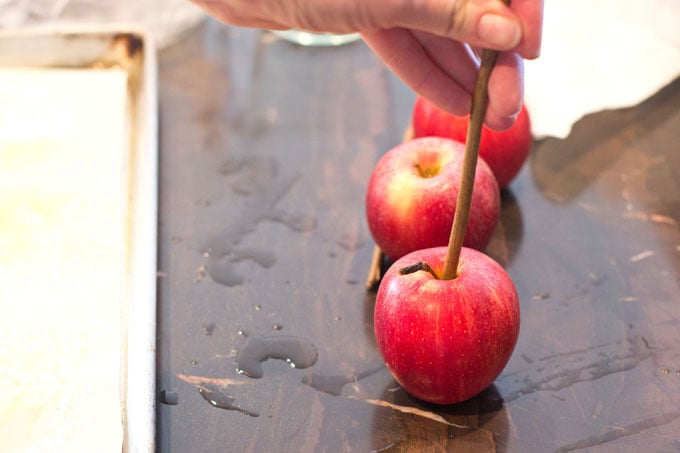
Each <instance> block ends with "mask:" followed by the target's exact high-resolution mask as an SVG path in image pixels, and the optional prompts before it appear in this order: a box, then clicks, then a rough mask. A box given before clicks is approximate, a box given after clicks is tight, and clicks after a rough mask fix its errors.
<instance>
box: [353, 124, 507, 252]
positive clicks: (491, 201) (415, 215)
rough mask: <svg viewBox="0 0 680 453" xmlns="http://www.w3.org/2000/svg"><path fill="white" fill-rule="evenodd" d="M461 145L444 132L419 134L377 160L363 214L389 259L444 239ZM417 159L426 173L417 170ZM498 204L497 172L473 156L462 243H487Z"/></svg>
mask: <svg viewBox="0 0 680 453" xmlns="http://www.w3.org/2000/svg"><path fill="white" fill-rule="evenodd" d="M464 148H465V147H464V145H463V144H462V143H459V142H456V141H453V140H450V139H446V138H441V137H425V138H419V139H415V140H409V141H406V142H403V143H401V144H399V145H397V146H395V147H394V148H392V149H390V150H389V151H388V152H387V153H385V155H383V156H382V158H381V159H380V160H379V161H378V163H377V164H376V166H375V168H374V169H373V173H372V174H371V178H370V179H369V182H368V187H367V191H366V219H367V221H368V227H369V230H370V231H371V235H372V236H373V239H374V240H375V242H376V244H377V245H378V246H379V247H380V249H381V250H382V251H383V253H384V254H385V255H386V256H387V257H388V258H390V260H392V261H394V260H396V259H398V258H400V257H401V256H403V255H405V254H407V253H409V252H412V251H414V250H419V249H424V248H429V247H436V246H440V245H446V244H448V241H449V235H450V232H451V225H452V223H453V215H454V212H455V209H456V200H457V198H458V192H459V191H460V182H461V172H462V167H463V159H464V154H465V149H464ZM417 165H420V169H421V170H424V169H429V170H430V173H431V174H429V175H428V176H422V175H421V171H420V170H419V169H418V167H417ZM500 204H501V201H500V191H499V189H498V184H497V183H496V178H495V177H494V175H493V173H492V172H491V170H490V169H489V167H488V166H487V165H486V163H484V161H483V160H482V159H478V160H477V169H476V173H475V181H474V190H473V195H472V205H471V207H470V218H469V221H468V226H467V231H466V233H465V238H464V245H465V246H467V247H472V248H476V249H479V250H483V249H484V248H485V247H486V246H487V245H488V243H489V240H490V239H491V236H492V235H493V233H494V230H495V229H496V225H497V224H498V219H499V217H500Z"/></svg>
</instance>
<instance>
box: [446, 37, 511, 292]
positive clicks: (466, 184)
mask: <svg viewBox="0 0 680 453" xmlns="http://www.w3.org/2000/svg"><path fill="white" fill-rule="evenodd" d="M497 56H498V52H497V51H495V50H489V49H484V51H483V52H482V61H481V64H480V67H479V74H478V75H477V83H476V84H475V90H474V92H473V93H472V108H471V110H470V121H469V124H468V130H467V136H466V138H465V156H464V160H463V172H462V176H461V183H460V191H459V192H458V199H457V201H456V211H455V213H454V216H453V225H452V226H451V235H450V236H449V244H448V249H447V251H446V261H445V263H444V271H443V272H442V276H441V278H442V279H443V280H452V279H454V278H456V277H458V261H459V260H460V252H461V249H462V248H463V239H464V238H465V230H466V228H467V224H468V218H469V217H470V205H471V204H472V189H473V187H474V181H475V171H476V169H477V157H478V155H479V141H480V138H481V136H482V125H483V124H484V116H485V115H486V106H487V104H488V101H489V99H488V83H489V76H490V75H491V70H492V69H493V67H494V65H495V64H496V57H497Z"/></svg>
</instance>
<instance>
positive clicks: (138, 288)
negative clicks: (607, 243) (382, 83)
mask: <svg viewBox="0 0 680 453" xmlns="http://www.w3.org/2000/svg"><path fill="white" fill-rule="evenodd" d="M3 68H4V69H12V70H13V69H14V68H16V69H18V70H20V71H28V72H26V74H35V73H36V72H37V73H40V72H41V71H53V70H56V71H59V70H62V71H68V70H74V71H80V72H81V73H82V72H85V74H87V73H88V72H89V71H91V72H92V74H93V75H94V74H95V73H101V72H102V71H109V70H111V71H116V72H121V71H122V72H123V73H124V75H125V76H126V80H127V89H126V90H125V91H126V96H127V100H126V105H127V109H126V124H125V129H126V131H127V134H126V139H125V146H124V147H123V149H124V152H125V153H126V154H125V156H123V159H122V161H123V162H124V168H123V169H120V168H111V171H112V172H116V171H119V172H120V171H122V173H121V175H120V176H121V181H124V183H123V184H121V186H120V197H121V200H123V202H122V203H121V205H122V206H124V207H125V210H124V212H123V213H122V216H123V218H122V219H121V220H122V222H121V224H122V225H123V232H122V233H123V234H122V237H123V241H122V244H121V246H122V247H123V250H122V256H123V259H124V271H123V273H124V278H123V279H122V283H121V288H120V293H121V300H120V302H121V310H120V314H121V323H122V326H123V328H122V330H121V336H120V342H121V344H120V351H121V360H120V363H121V365H120V392H121V396H120V417H121V419H122V428H123V432H122V439H121V442H122V445H121V446H120V449H122V450H123V451H135V452H137V451H153V450H154V443H155V442H154V432H155V420H154V419H155V335H156V286H155V283H156V224H157V178H158V177H157V175H158V171H157V169H158V168H157V157H158V156H157V153H158V139H157V130H158V113H157V106H158V99H157V96H158V94H157V92H158V90H157V64H156V55H155V47H154V43H153V40H152V39H151V37H150V36H149V35H148V34H146V33H145V32H143V31H140V30H138V29H135V28H134V27H126V26H123V25H115V26H111V25H107V26H105V27H100V26H96V25H94V26H93V25H91V26H82V25H81V26H77V27H61V28H60V29H49V28H41V29H22V30H4V31H3V30H0V69H3ZM85 95H86V94H85V93H83V96H85ZM19 107H21V104H19V105H17V108H19ZM4 108H5V109H7V106H4ZM65 108H68V106H65ZM66 113H68V112H67V111H65V114H66ZM7 118H9V117H7ZM0 140H2V137H0ZM0 144H1V143H0ZM1 271H2V269H0V272H1ZM40 284H44V282H41V281H40V280H37V281H36V285H40ZM0 302H3V301H0ZM4 303H8V302H7V301H4ZM46 303H49V301H46ZM1 308H2V303H0V309H1ZM6 340H7V339H3V341H6ZM16 341H17V342H18V343H19V344H20V343H21V341H22V339H16ZM10 407H11V406H10ZM102 447H105V448H106V449H107V451H108V448H109V447H113V450H114V451H115V450H118V449H119V448H118V447H117V446H102ZM102 451H104V449H102Z"/></svg>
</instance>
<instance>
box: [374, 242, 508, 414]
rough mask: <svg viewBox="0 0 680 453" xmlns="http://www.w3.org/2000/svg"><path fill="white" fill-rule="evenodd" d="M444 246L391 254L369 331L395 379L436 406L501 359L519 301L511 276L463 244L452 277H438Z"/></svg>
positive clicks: (469, 390) (489, 376)
mask: <svg viewBox="0 0 680 453" xmlns="http://www.w3.org/2000/svg"><path fill="white" fill-rule="evenodd" d="M445 258H446V247H436V248H431V249H426V250H418V251H415V252H413V253H410V254H408V255H406V256H404V257H402V258H401V259H399V260H397V261H396V262H395V263H394V264H393V265H392V266H391V267H390V268H389V269H388V271H387V272H386V274H385V276H384V277H383V279H382V282H381V283H380V287H379V288H378V293H377V295H376V301H375V316H374V329H375V338H376V342H377V344H378V349H379V350H380V353H381V354H382V356H383V359H384V360H385V363H386V365H387V368H388V369H389V370H390V372H391V373H392V375H393V376H394V378H395V379H396V380H397V382H399V384H401V386H402V387H404V389H405V390H406V391H407V392H409V393H410V394H411V395H413V396H415V397H417V398H420V399H422V400H425V401H428V402H431V403H436V404H453V403H457V402H460V401H464V400H466V399H469V398H471V397H473V396H475V395H477V394H478V393H480V392H481V391H482V390H484V389H485V388H487V387H488V386H489V385H491V383H492V382H493V381H494V380H495V379H496V378H497V377H498V375H499V374H500V373H501V371H502V370H503V368H504V367H505V365H506V364H507V362H508V360H509V359H510V356H511V354H512V351H513V349H514V348H515V344H516V342H517V337H518V335H519V300H518V297H517V292H516V291H515V287H514V285H513V283H512V280H511V279H510V277H509V276H508V274H507V273H506V272H505V271H504V270H503V268H502V267H501V266H500V265H499V264H498V263H496V262H495V261H494V260H493V259H491V258H490V257H488V256H487V255H485V254H484V253H482V252H479V251H477V250H473V249H469V248H465V247H463V249H462V251H461V255H460V260H459V266H458V277H456V278H455V279H452V280H440V279H437V278H435V277H434V276H433V275H432V274H430V273H429V272H426V271H424V270H419V271H416V272H412V273H408V274H403V275H402V274H401V273H400V269H402V268H404V267H406V266H409V265H413V264H415V263H419V262H424V263H427V264H428V265H429V266H430V267H431V268H432V269H433V270H434V271H435V272H436V273H437V274H438V275H441V273H442V271H443V268H444V261H445Z"/></svg>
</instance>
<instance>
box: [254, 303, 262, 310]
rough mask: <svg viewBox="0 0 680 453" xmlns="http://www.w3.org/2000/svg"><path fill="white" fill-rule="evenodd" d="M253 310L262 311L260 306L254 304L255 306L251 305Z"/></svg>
mask: <svg viewBox="0 0 680 453" xmlns="http://www.w3.org/2000/svg"><path fill="white" fill-rule="evenodd" d="M253 309H255V311H260V310H262V307H261V306H260V305H257V304H256V305H253Z"/></svg>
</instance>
